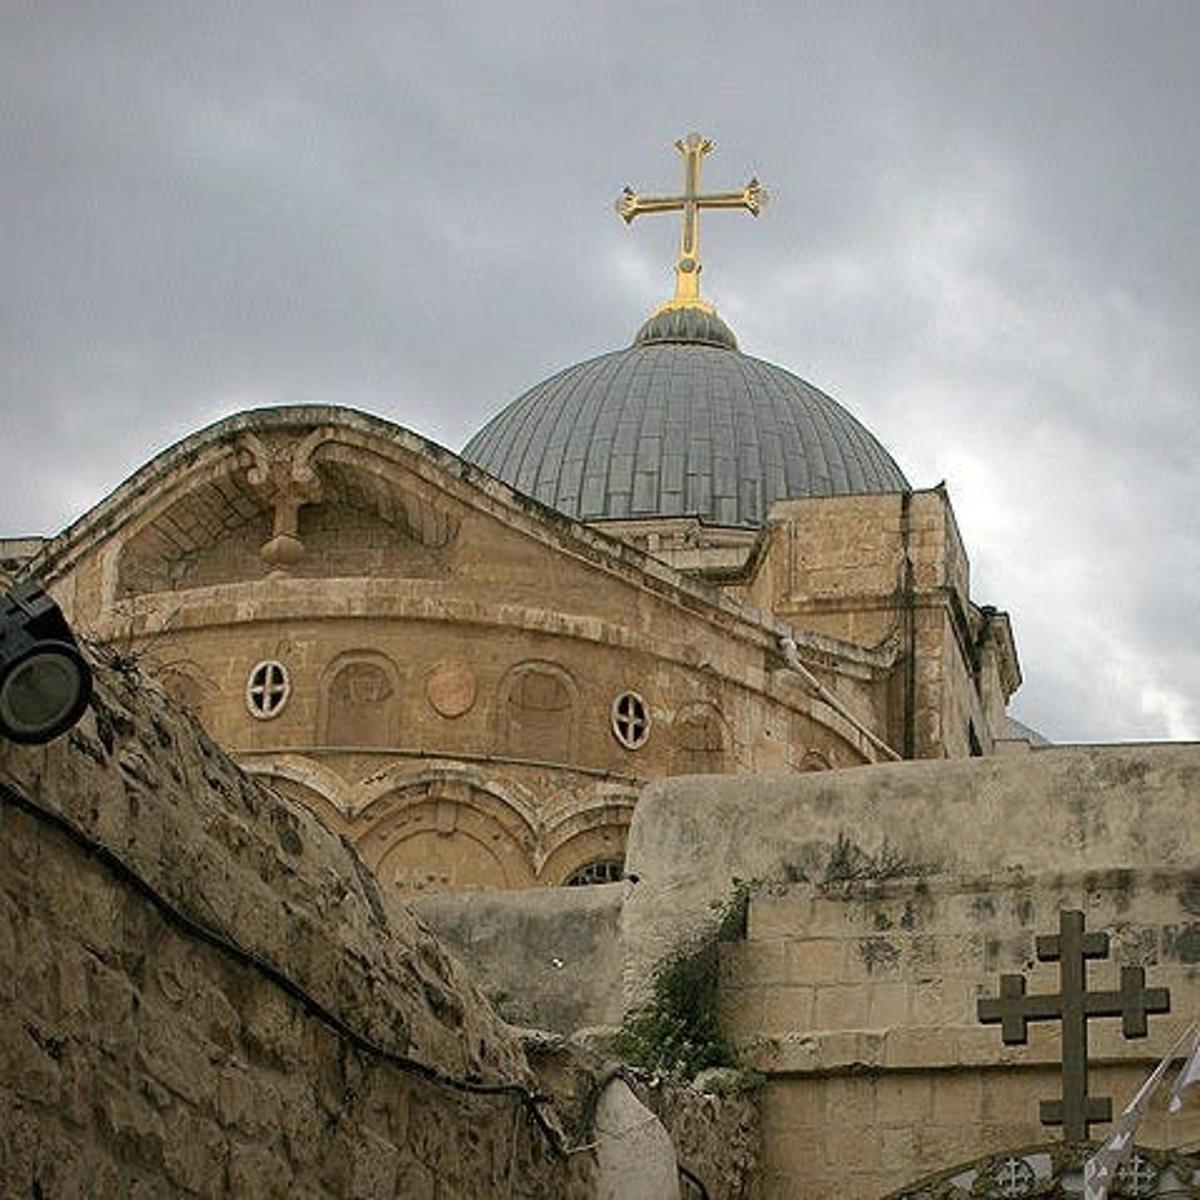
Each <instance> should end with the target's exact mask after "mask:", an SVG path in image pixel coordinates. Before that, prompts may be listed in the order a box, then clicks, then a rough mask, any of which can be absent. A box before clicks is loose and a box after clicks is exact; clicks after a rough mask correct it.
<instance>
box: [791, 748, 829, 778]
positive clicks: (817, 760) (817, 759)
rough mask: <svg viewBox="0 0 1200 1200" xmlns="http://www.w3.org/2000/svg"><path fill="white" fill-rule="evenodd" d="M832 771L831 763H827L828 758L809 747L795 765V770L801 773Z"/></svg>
mask: <svg viewBox="0 0 1200 1200" xmlns="http://www.w3.org/2000/svg"><path fill="white" fill-rule="evenodd" d="M832 769H833V763H832V762H830V761H829V756H828V755H826V754H823V753H822V752H821V751H820V750H817V749H815V748H814V747H811V746H810V747H809V748H808V749H807V750H805V751H804V753H803V754H802V755H801V756H800V758H799V760H798V762H797V763H796V770H797V771H801V772H807V771H829V770H832Z"/></svg>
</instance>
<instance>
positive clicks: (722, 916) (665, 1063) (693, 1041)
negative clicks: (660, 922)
mask: <svg viewBox="0 0 1200 1200" xmlns="http://www.w3.org/2000/svg"><path fill="white" fill-rule="evenodd" d="M754 886H755V885H754V884H753V883H752V882H748V881H746V880H740V879H735V880H734V885H733V895H732V896H731V897H730V898H729V899H728V900H727V901H725V902H723V903H716V904H714V906H713V907H714V908H715V909H716V917H717V919H716V920H715V921H714V922H713V924H712V926H711V928H710V929H709V930H708V932H706V933H705V934H704V935H703V936H702V937H701V938H699V939H698V940H697V941H695V942H693V943H692V945H690V946H689V947H687V948H686V949H684V950H681V951H679V952H678V953H676V954H674V955H672V956H671V957H670V958H668V959H667V960H666V961H665V962H663V963H662V964H660V966H659V967H658V969H657V970H656V972H655V975H654V982H653V985H652V989H651V996H650V1000H649V1002H648V1003H647V1004H645V1005H644V1006H643V1007H641V1008H639V1009H637V1010H635V1011H634V1012H633V1013H631V1014H630V1015H629V1016H628V1017H627V1018H626V1021H625V1024H624V1026H623V1027H622V1029H621V1032H620V1033H619V1034H618V1035H617V1039H616V1045H615V1049H616V1051H617V1053H618V1054H619V1055H620V1056H621V1057H622V1058H623V1059H624V1060H625V1061H626V1062H628V1063H629V1064H630V1065H632V1066H635V1067H640V1068H641V1069H642V1070H645V1071H650V1072H653V1073H654V1074H656V1075H662V1076H666V1077H669V1078H671V1079H676V1080H679V1081H681V1082H687V1081H688V1080H691V1079H694V1078H695V1077H696V1075H697V1074H699V1072H701V1071H703V1070H705V1069H706V1068H708V1067H727V1066H730V1065H732V1063H733V1054H732V1052H731V1051H730V1049H729V1046H728V1043H727V1042H726V1041H725V1037H724V1035H723V1034H722V1032H721V1026H720V1022H719V1021H718V1019H717V985H718V982H719V976H720V966H721V943H722V942H730V941H734V940H736V939H738V938H741V937H744V936H745V932H746V913H747V910H748V908H749V903H750V895H751V892H752V891H753V889H754Z"/></svg>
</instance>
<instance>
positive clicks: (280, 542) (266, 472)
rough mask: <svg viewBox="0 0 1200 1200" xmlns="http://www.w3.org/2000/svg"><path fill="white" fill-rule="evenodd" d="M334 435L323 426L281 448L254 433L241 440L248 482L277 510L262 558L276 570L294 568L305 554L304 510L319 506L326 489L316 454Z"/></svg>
mask: <svg viewBox="0 0 1200 1200" xmlns="http://www.w3.org/2000/svg"><path fill="white" fill-rule="evenodd" d="M332 436H333V431H332V430H330V429H327V428H324V427H321V428H317V429H314V430H313V431H312V432H311V433H310V434H309V435H308V436H307V437H306V438H304V439H303V440H302V441H298V442H289V443H286V444H284V445H281V446H277V445H271V446H268V445H267V444H266V443H265V442H263V440H262V439H261V438H259V437H258V436H256V435H255V434H253V433H244V434H242V436H241V438H240V439H239V440H238V450H239V452H240V457H241V458H242V460H243V465H244V466H245V469H246V480H247V482H248V483H249V484H250V485H251V487H253V488H255V489H256V490H257V491H259V492H260V493H261V494H262V495H263V497H264V498H265V499H266V500H267V501H268V502H269V503H270V504H271V505H272V506H273V507H274V521H273V528H272V532H271V536H270V538H268V539H267V541H265V542H264V543H263V544H262V547H261V548H260V550H259V555H260V556H261V558H262V560H263V562H265V563H266V564H267V565H268V566H270V567H274V568H275V569H276V570H286V569H287V568H288V567H291V566H294V565H295V564H296V563H297V562H299V561H300V558H301V556H302V555H303V554H304V543H303V542H302V541H301V540H300V509H301V508H303V507H304V505H306V504H316V503H318V502H319V501H320V499H321V496H322V494H323V490H324V489H323V488H322V485H321V479H320V476H318V475H317V472H316V470H315V468H314V467H313V463H312V454H313V451H314V450H316V448H317V447H318V446H319V445H320V444H321V443H322V442H325V441H328V440H329V438H331V437H332Z"/></svg>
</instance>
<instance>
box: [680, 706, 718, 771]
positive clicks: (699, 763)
mask: <svg viewBox="0 0 1200 1200" xmlns="http://www.w3.org/2000/svg"><path fill="white" fill-rule="evenodd" d="M727 745H728V731H727V730H726V727H725V720H724V718H723V717H722V716H721V711H720V709H718V708H717V706H716V705H715V704H713V703H711V702H710V701H707V700H696V701H693V702H691V703H689V704H683V705H681V706H680V707H679V708H678V709H676V710H675V716H674V719H673V720H672V722H671V774H672V775H720V774H723V773H724V771H725V750H726V746H727Z"/></svg>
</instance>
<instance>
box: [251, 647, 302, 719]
mask: <svg viewBox="0 0 1200 1200" xmlns="http://www.w3.org/2000/svg"><path fill="white" fill-rule="evenodd" d="M291 694H292V681H291V679H290V678H289V677H288V673H287V668H286V667H285V666H284V665H283V663H281V662H278V661H277V660H276V659H273V658H271V659H267V660H266V661H264V662H260V663H258V664H257V665H256V666H255V668H254V669H253V670H252V671H251V672H250V678H249V679H248V680H247V681H246V707H247V708H248V709H249V710H250V715H251V716H252V717H257V718H258V719H259V720H260V721H269V720H270V719H271V718H272V717H277V716H279V714H280V713H281V712H282V711H283V706H284V705H285V704H286V703H287V702H288V697H289V696H290V695H291Z"/></svg>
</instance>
